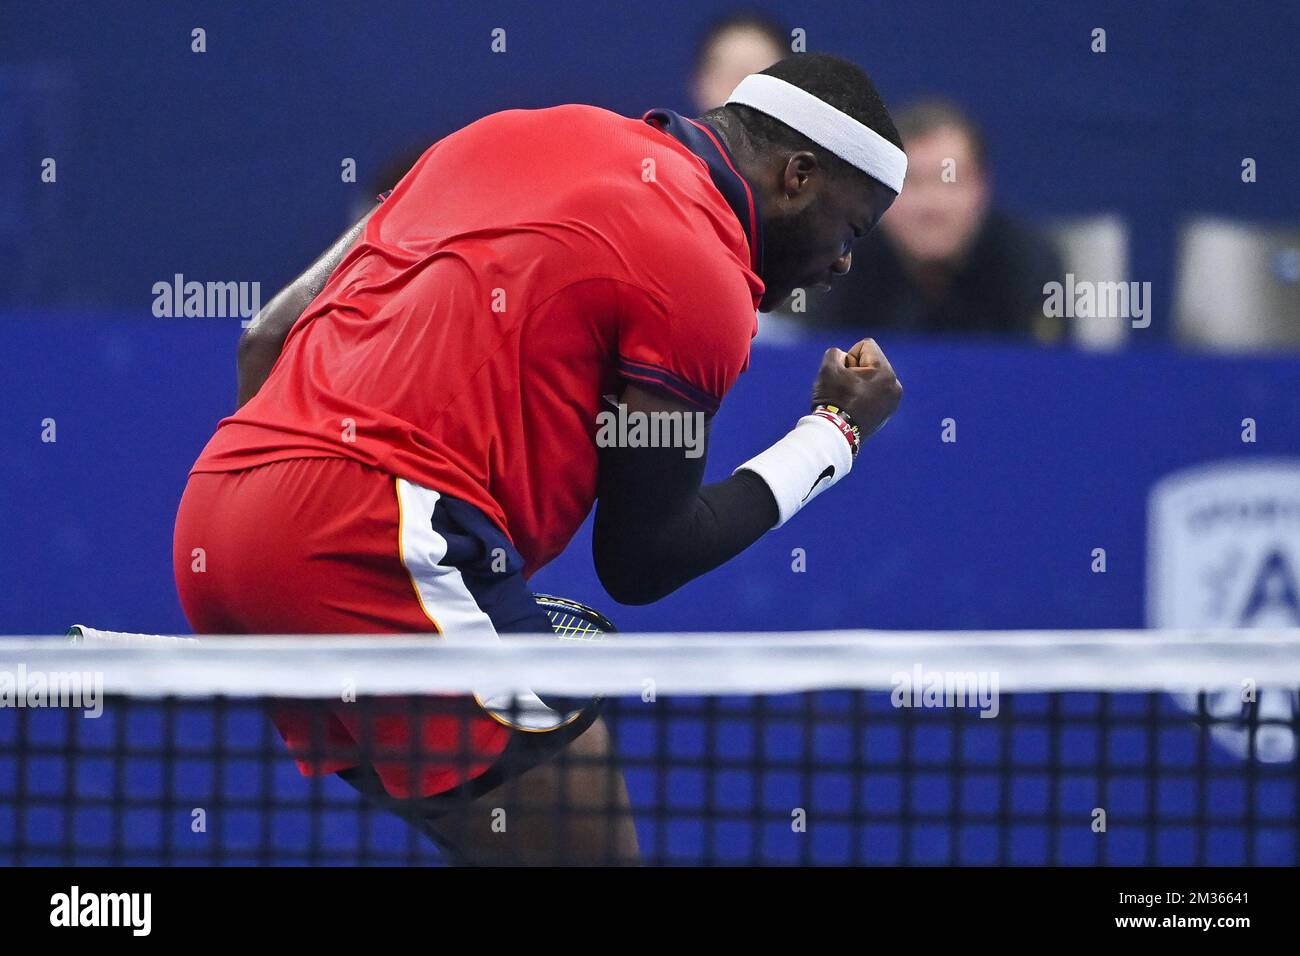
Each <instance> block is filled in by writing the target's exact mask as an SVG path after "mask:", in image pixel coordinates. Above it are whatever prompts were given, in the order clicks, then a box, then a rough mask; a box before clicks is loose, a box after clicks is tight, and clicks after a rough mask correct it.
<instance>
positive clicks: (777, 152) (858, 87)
mask: <svg viewBox="0 0 1300 956" xmlns="http://www.w3.org/2000/svg"><path fill="white" fill-rule="evenodd" d="M765 77H772V78H775V80H776V81H780V82H773V81H771V80H767V79H764V78H765ZM778 116H779V117H781V118H777V117H778ZM704 118H705V119H707V120H708V121H710V122H711V123H713V124H714V125H715V126H717V127H718V128H720V129H721V130H722V131H723V133H724V135H725V136H726V138H727V142H728V145H729V146H730V147H731V149H732V151H733V153H734V154H735V156H736V160H737V162H738V163H739V164H740V165H741V172H742V173H743V174H744V175H745V178H746V179H748V180H749V182H750V184H751V185H752V186H753V188H754V191H755V194H756V195H755V200H756V201H757V203H758V205H759V212H760V214H761V215H762V217H763V264H762V279H763V282H764V284H765V285H766V287H767V288H766V291H765V292H764V294H763V301H762V303H761V307H762V308H763V309H764V310H769V309H772V308H775V307H776V306H778V305H780V304H781V302H783V301H785V299H786V298H787V297H788V296H789V295H790V293H791V292H793V291H794V290H795V289H797V288H808V287H813V286H819V285H824V284H826V283H829V282H830V280H831V277H832V276H834V275H840V274H843V273H845V272H847V271H848V270H849V266H850V264H851V261H852V256H851V246H852V244H853V242H854V240H855V239H857V238H860V237H861V236H863V235H865V234H866V233H867V232H869V231H870V230H871V229H872V228H874V227H875V225H876V223H877V222H878V221H879V219H880V217H881V216H882V215H884V213H885V210H887V209H888V208H889V206H890V204H891V203H892V202H893V201H894V199H895V197H896V196H897V195H898V193H899V192H900V191H901V189H902V180H903V173H904V171H905V170H906V165H907V163H906V158H905V157H904V156H903V154H902V140H901V138H900V137H899V134H898V130H897V129H895V127H894V122H893V120H892V119H890V116H889V111H888V110H886V109H885V104H884V103H883V102H882V101H881V99H880V94H879V93H877V92H876V88H875V86H874V84H872V82H871V79H870V77H868V76H867V74H866V73H865V72H863V70H862V69H861V68H859V67H858V66H856V65H855V64H853V63H850V62H849V61H848V60H844V59H841V58H840V57H837V56H831V55H829V54H824V53H803V54H798V55H796V56H792V57H787V58H786V59H784V60H781V61H780V62H778V63H776V64H774V65H772V66H770V67H768V68H767V69H766V70H764V71H763V72H762V73H759V74H755V75H754V76H751V77H748V78H746V79H745V80H744V81H743V82H742V83H741V85H740V86H738V87H737V88H736V90H735V91H734V92H733V93H732V95H731V97H730V98H729V100H728V102H727V104H726V105H725V106H723V107H721V108H720V109H716V110H712V111H710V112H709V113H707V114H705V117H704Z"/></svg>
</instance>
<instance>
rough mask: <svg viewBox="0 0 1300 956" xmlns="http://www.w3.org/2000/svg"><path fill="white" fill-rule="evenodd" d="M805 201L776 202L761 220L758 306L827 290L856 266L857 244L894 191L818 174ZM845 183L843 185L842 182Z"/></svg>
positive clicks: (767, 307)
mask: <svg viewBox="0 0 1300 956" xmlns="http://www.w3.org/2000/svg"><path fill="white" fill-rule="evenodd" d="M813 180H814V181H813V182H811V183H810V184H809V185H811V187H812V191H811V193H810V194H808V195H807V196H805V197H804V201H803V202H801V203H798V202H791V201H787V202H784V203H782V202H775V203H773V204H772V208H770V209H768V210H765V212H764V222H763V276H762V278H763V283H764V285H765V286H766V289H765V291H764V293H763V299H762V302H761V303H760V305H759V307H760V308H761V309H762V310H763V311H765V312H766V311H770V310H772V309H774V308H776V307H777V306H779V305H780V304H781V303H782V302H784V301H785V300H786V299H787V298H789V296H790V294H791V293H792V292H793V291H794V290H795V289H809V288H818V287H826V286H829V285H830V282H831V280H832V279H833V278H834V277H835V276H837V275H843V274H844V273H846V272H848V271H849V267H850V266H851V265H852V261H853V256H852V246H853V243H854V242H855V241H856V240H857V239H860V238H861V237H862V236H865V235H866V234H867V233H868V232H870V231H871V230H872V229H873V228H875V225H876V223H877V222H879V221H880V217H881V216H883V215H884V214H885V210H887V209H888V208H889V206H890V203H892V202H893V201H894V193H893V192H892V191H890V190H889V189H888V188H886V187H885V186H882V185H881V184H880V183H878V182H875V181H874V180H871V179H868V178H867V177H866V176H857V175H849V176H844V177H840V178H828V177H827V176H826V175H825V174H824V173H819V174H816V175H815V176H814V177H813ZM841 180H842V181H841Z"/></svg>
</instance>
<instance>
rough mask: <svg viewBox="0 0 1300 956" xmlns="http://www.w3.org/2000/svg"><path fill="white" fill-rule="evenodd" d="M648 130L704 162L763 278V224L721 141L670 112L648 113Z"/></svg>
mask: <svg viewBox="0 0 1300 956" xmlns="http://www.w3.org/2000/svg"><path fill="white" fill-rule="evenodd" d="M642 119H644V120H645V121H646V122H647V123H649V124H650V125H651V126H654V127H655V128H656V129H661V130H663V131H664V132H665V133H667V134H668V135H669V136H671V137H673V139H675V140H677V141H678V142H679V143H681V144H682V145H683V146H685V147H686V148H687V149H689V150H690V151H691V152H692V153H694V154H695V155H696V156H698V157H699V158H700V159H702V160H703V161H704V165H706V166H707V167H708V168H709V176H710V178H712V180H713V185H714V186H716V187H717V188H718V192H720V193H722V198H723V199H725V200H726V201H727V205H729V206H730V207H731V211H732V212H734V213H735V214H736V218H737V219H738V220H740V227H741V228H742V229H744V230H745V238H746V239H748V240H749V266H750V268H751V269H752V270H753V271H754V272H755V274H757V275H762V266H763V222H762V219H761V218H760V217H759V214H758V204H757V203H756V202H755V201H754V191H753V190H752V189H751V188H750V186H749V183H748V182H747V181H746V180H745V177H744V176H742V175H740V171H739V170H738V169H737V168H736V160H735V157H733V156H732V155H731V151H730V150H729V149H727V146H726V144H725V143H724V142H723V141H722V137H721V136H719V135H718V133H717V131H716V130H714V129H713V128H712V127H711V126H709V125H708V124H707V123H701V122H699V121H698V120H693V119H688V118H686V117H685V116H682V115H681V114H680V113H674V112H673V111H672V110H651V111H650V112H648V113H646V114H645V116H643V117H642Z"/></svg>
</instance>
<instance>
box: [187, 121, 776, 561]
mask: <svg viewBox="0 0 1300 956" xmlns="http://www.w3.org/2000/svg"><path fill="white" fill-rule="evenodd" d="M760 257H761V224H760V223H759V220H758V211H757V208H756V207H755V205H754V200H753V196H752V193H751V191H750V188H749V186H748V184H747V183H746V182H745V181H744V179H743V178H742V177H741V176H740V174H739V173H738V172H737V171H736V168H735V166H734V163H733V161H732V158H731V156H730V155H729V154H728V153H727V151H726V147H725V146H724V145H723V144H722V143H721V141H720V139H719V138H718V137H717V135H716V133H715V132H714V131H713V130H711V129H710V128H708V127H707V126H705V125H703V124H700V123H697V122H695V121H693V120H688V119H684V118H683V117H681V116H678V115H677V114H675V113H672V112H670V111H666V110H661V111H655V112H651V113H648V114H646V116H645V117H644V118H642V119H631V118H627V117H622V116H618V115H616V114H614V113H610V112H607V111H605V110H601V109H597V108H595V107H590V106H560V107H555V108H553V109H544V110H511V111H507V112H503V113H496V114H494V115H492V116H488V117H486V118H484V119H482V120H479V121H478V122H476V123H473V124H471V125H470V126H467V127H465V128H464V129H462V130H460V131H458V132H456V133H453V134H452V135H450V136H448V137H446V138H445V139H443V140H440V141H439V142H437V143H435V144H434V145H433V146H432V147H430V148H429V150H428V151H427V152H426V153H425V154H424V155H423V156H422V157H421V158H420V160H419V162H417V163H416V164H415V166H414V167H413V168H412V170H411V171H410V172H409V173H408V174H407V175H406V177H405V178H404V179H403V180H402V181H401V182H400V183H399V184H398V185H397V187H396V188H395V189H394V190H393V192H392V194H391V195H390V196H389V197H388V198H387V200H386V201H385V202H384V203H383V204H382V205H381V206H380V208H379V209H378V210H376V212H375V214H374V215H373V216H372V217H371V219H370V221H369V222H368V223H367V225H366V227H365V230H364V233H363V234H362V236H361V238H360V239H359V240H358V242H357V244H356V245H355V246H354V247H353V248H352V249H351V250H350V251H349V253H348V255H347V256H346V257H345V258H344V260H343V261H342V262H341V263H340V265H339V267H338V268H337V269H336V270H335V272H334V274H333V275H332V276H331V277H330V279H329V281H328V282H327V283H326V285H325V288H324V289H323V290H322V291H321V294H320V295H319V296H317V298H316V299H315V300H314V301H313V302H312V303H311V305H310V306H309V307H308V308H307V310H306V311H305V312H304V313H303V314H302V317H301V318H300V319H299V320H298V322H297V323H296V324H295V325H294V327H293V329H292V331H291V332H290V333H289V336H288V339H287V340H286V342H285V344H284V350H283V352H282V353H281V355H280V358H279V360H278V361H277V362H276V365H275V368H274V369H273V371H272V372H271V375H270V377H269V378H268V379H267V381H266V384H265V385H264V386H263V387H262V389H261V391H259V392H258V394H257V395H256V397H254V398H253V399H252V400H251V401H250V402H248V403H247V404H246V405H245V406H244V407H243V408H241V409H240V410H239V411H238V412H236V413H235V414H234V415H232V416H230V417H229V418H226V419H224V420H222V422H221V423H220V425H219V426H218V427H217V432H216V434H215V435H214V436H213V438H212V440H211V441H210V442H209V443H208V445H207V447H206V448H205V449H204V451H203V453H202V455H201V456H200V457H199V460H198V461H197V462H196V463H195V465H194V468H193V472H225V471H237V470H241V469H245V468H249V467H253V466H256V465H261V464H265V463H268V462H273V461H280V460H284V459H289V458H312V457H343V458H350V459H354V460H356V461H359V462H361V463H363V464H365V465H369V466H371V467H374V468H377V469H380V470H382V471H385V472H388V473H390V474H393V475H397V476H399V477H402V478H405V479H407V480H409V481H413V482H416V483H417V484H420V485H424V486H426V487H429V488H433V489H436V490H438V491H440V492H443V493H445V494H448V495H452V496H455V497H457V498H460V499H462V500H464V501H467V502H469V503H471V504H473V505H475V506H476V507H478V508H480V509H481V510H482V511H483V512H484V513H485V514H486V515H488V516H489V517H490V518H491V519H492V520H493V521H495V522H496V523H497V524H498V525H500V527H501V528H502V529H503V530H504V531H505V532H506V533H507V534H508V535H509V536H510V538H511V541H512V542H513V543H514V545H515V547H516V548H518V550H519V552H520V553H521V554H522V555H523V557H524V559H525V562H526V567H525V573H526V574H531V573H532V572H533V571H535V570H536V569H537V568H539V567H541V566H542V565H543V564H545V563H546V562H547V561H549V560H550V559H551V558H553V557H554V556H555V555H556V554H558V553H559V552H560V551H561V550H562V549H563V548H564V546H565V545H566V544H567V543H568V541H569V539H570V538H571V537H572V536H573V534H574V532H575V531H576V530H577V529H578V526H579V525H580V524H581V523H582V521H583V519H584V518H585V517H586V515H587V513H588V512H589V511H590V509H591V506H592V503H593V502H594V500H595V495H596V471H597V449H596V444H595V435H596V431H597V414H598V412H599V411H601V409H602V408H603V407H604V405H603V398H602V396H605V395H608V394H617V393H618V392H619V391H620V390H621V389H620V381H636V382H638V383H642V384H645V385H647V386H650V387H652V388H655V389H659V390H662V391H664V392H666V393H669V394H671V395H673V396H675V397H677V398H679V399H682V400H685V401H686V402H688V403H689V404H690V405H692V406H693V407H695V408H698V409H700V410H703V411H705V412H712V411H714V410H715V409H716V408H717V406H718V403H719V401H720V400H721V399H722V397H723V395H725V394H726V392H727V390H728V389H730V388H731V386H732V384H733V383H734V382H735V380H736V377H737V375H739V374H740V372H741V371H743V370H744V368H745V367H746V365H747V364H748V359H749V347H750V340H751V339H752V338H753V336H754V333H755V332H756V330H757V324H756V314H755V313H756V309H757V306H758V301H759V299H760V297H761V295H762V292H763V284H762V281H761V280H760V279H759V277H758V273H759V269H760V262H761V259H760Z"/></svg>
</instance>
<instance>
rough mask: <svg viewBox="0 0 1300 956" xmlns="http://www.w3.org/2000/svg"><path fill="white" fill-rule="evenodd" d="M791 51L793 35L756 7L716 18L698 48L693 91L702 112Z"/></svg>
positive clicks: (692, 81)
mask: <svg viewBox="0 0 1300 956" xmlns="http://www.w3.org/2000/svg"><path fill="white" fill-rule="evenodd" d="M789 55H790V37H789V34H787V33H786V31H785V30H784V29H782V28H781V26H780V25H779V24H778V23H776V21H774V20H771V19H769V18H768V17H767V16H765V15H764V14H761V13H756V12H752V11H748V12H738V13H731V14H728V15H727V16H725V17H723V18H722V19H721V20H718V21H716V22H715V23H714V24H713V25H712V26H711V27H709V28H708V29H707V30H706V31H705V32H704V35H703V36H702V37H701V38H700V41H699V44H698V45H697V46H696V48H695V61H694V67H693V71H692V79H691V95H692V96H693V97H694V98H695V108H696V109H697V110H698V111H699V112H700V113H707V112H708V111H709V110H711V109H716V108H717V107H719V106H721V105H722V104H723V103H725V102H726V101H727V97H728V96H730V95H731V91H732V90H734V89H735V88H736V87H737V86H738V85H739V84H740V81H741V80H743V79H744V78H745V77H747V76H749V74H751V73H761V72H762V71H763V70H766V69H767V68H768V67H769V66H771V65H772V64H773V63H775V62H776V61H777V60H780V59H783V58H785V57H787V56H789Z"/></svg>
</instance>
